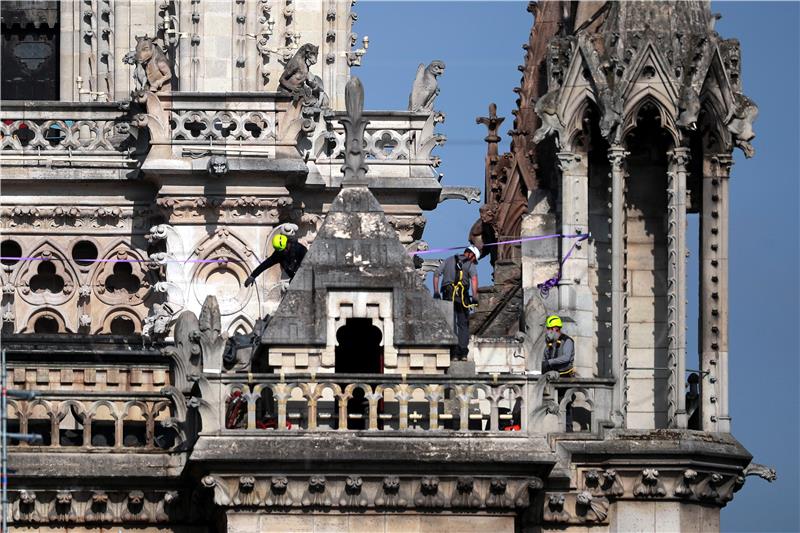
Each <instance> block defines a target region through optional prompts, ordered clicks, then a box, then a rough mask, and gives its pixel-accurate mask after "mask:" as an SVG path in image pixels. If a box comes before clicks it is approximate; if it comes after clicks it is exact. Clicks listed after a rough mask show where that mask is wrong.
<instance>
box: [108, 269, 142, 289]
mask: <svg viewBox="0 0 800 533" xmlns="http://www.w3.org/2000/svg"><path fill="white" fill-rule="evenodd" d="M140 287H141V282H140V281H139V278H137V277H136V276H134V275H133V267H132V266H131V265H130V263H117V264H116V265H114V273H113V274H112V275H110V276H108V278H106V290H107V291H108V292H111V293H115V292H123V291H124V292H127V293H128V294H134V293H136V292H137V291H138V290H139V288H140Z"/></svg>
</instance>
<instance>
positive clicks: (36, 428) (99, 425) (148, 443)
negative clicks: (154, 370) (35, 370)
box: [8, 387, 186, 453]
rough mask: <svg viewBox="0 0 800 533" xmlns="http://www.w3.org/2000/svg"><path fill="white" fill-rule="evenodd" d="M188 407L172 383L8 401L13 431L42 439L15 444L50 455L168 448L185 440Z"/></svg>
mask: <svg viewBox="0 0 800 533" xmlns="http://www.w3.org/2000/svg"><path fill="white" fill-rule="evenodd" d="M185 405H186V402H185V400H183V398H182V397H181V395H180V393H177V391H174V390H173V389H172V388H171V387H167V388H165V389H164V390H163V391H162V392H152V393H147V392H136V393H127V392H105V393H102V392H101V393H97V392H84V391H68V392H56V391H43V392H39V393H37V396H36V398H35V399H34V400H30V401H26V400H12V399H9V400H8V427H9V431H11V432H19V433H33V434H38V435H40V436H41V437H42V443H41V444H37V445H29V444H26V443H24V442H16V441H14V440H11V441H10V445H11V449H12V450H16V451H26V452H34V451H37V452H48V453H49V452H75V451H93V452H106V453H114V452H125V453H161V452H166V451H168V450H170V449H173V448H175V447H176V446H177V445H178V444H180V443H181V442H182V441H183V440H184V439H185V436H186V435H185V432H184V431H183V426H184V423H185V420H186V407H185Z"/></svg>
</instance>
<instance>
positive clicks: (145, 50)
mask: <svg viewBox="0 0 800 533" xmlns="http://www.w3.org/2000/svg"><path fill="white" fill-rule="evenodd" d="M135 58H136V62H137V63H139V64H140V65H141V66H142V69H144V72H145V74H146V75H147V82H146V83H145V84H144V88H145V89H147V90H149V91H152V92H169V91H171V90H172V84H171V82H170V80H171V79H172V69H171V68H170V66H169V61H167V56H166V55H164V52H163V51H162V50H161V47H160V46H158V44H157V43H155V42H154V41H153V38H152V37H148V36H147V35H145V36H144V37H136V52H135Z"/></svg>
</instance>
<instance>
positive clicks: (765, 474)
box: [743, 463, 778, 483]
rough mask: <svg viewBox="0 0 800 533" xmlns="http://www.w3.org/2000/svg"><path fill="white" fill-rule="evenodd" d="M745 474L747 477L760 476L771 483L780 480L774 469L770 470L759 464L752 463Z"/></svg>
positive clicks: (745, 470)
mask: <svg viewBox="0 0 800 533" xmlns="http://www.w3.org/2000/svg"><path fill="white" fill-rule="evenodd" d="M743 474H744V475H745V476H758V477H760V478H762V479H766V480H767V481H769V482H770V483H772V482H773V481H775V480H776V479H778V474H777V473H776V472H775V469H774V468H770V467H768V466H765V465H762V464H758V463H750V464H749V465H747V468H745V469H744V472H743Z"/></svg>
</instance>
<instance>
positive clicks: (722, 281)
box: [699, 154, 733, 433]
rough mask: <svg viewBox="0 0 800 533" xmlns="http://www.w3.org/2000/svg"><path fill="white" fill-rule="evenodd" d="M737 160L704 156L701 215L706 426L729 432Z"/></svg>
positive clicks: (701, 317)
mask: <svg viewBox="0 0 800 533" xmlns="http://www.w3.org/2000/svg"><path fill="white" fill-rule="evenodd" d="M732 164H733V160H732V158H731V156H730V154H718V155H714V156H711V157H707V158H706V159H704V160H703V211H702V217H701V219H700V253H701V258H700V335H699V338H700V371H701V372H702V381H701V384H702V392H701V397H702V403H701V416H702V429H703V430H705V431H718V432H724V433H728V432H730V415H729V414H728V178H729V177H730V170H731V165H732Z"/></svg>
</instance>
